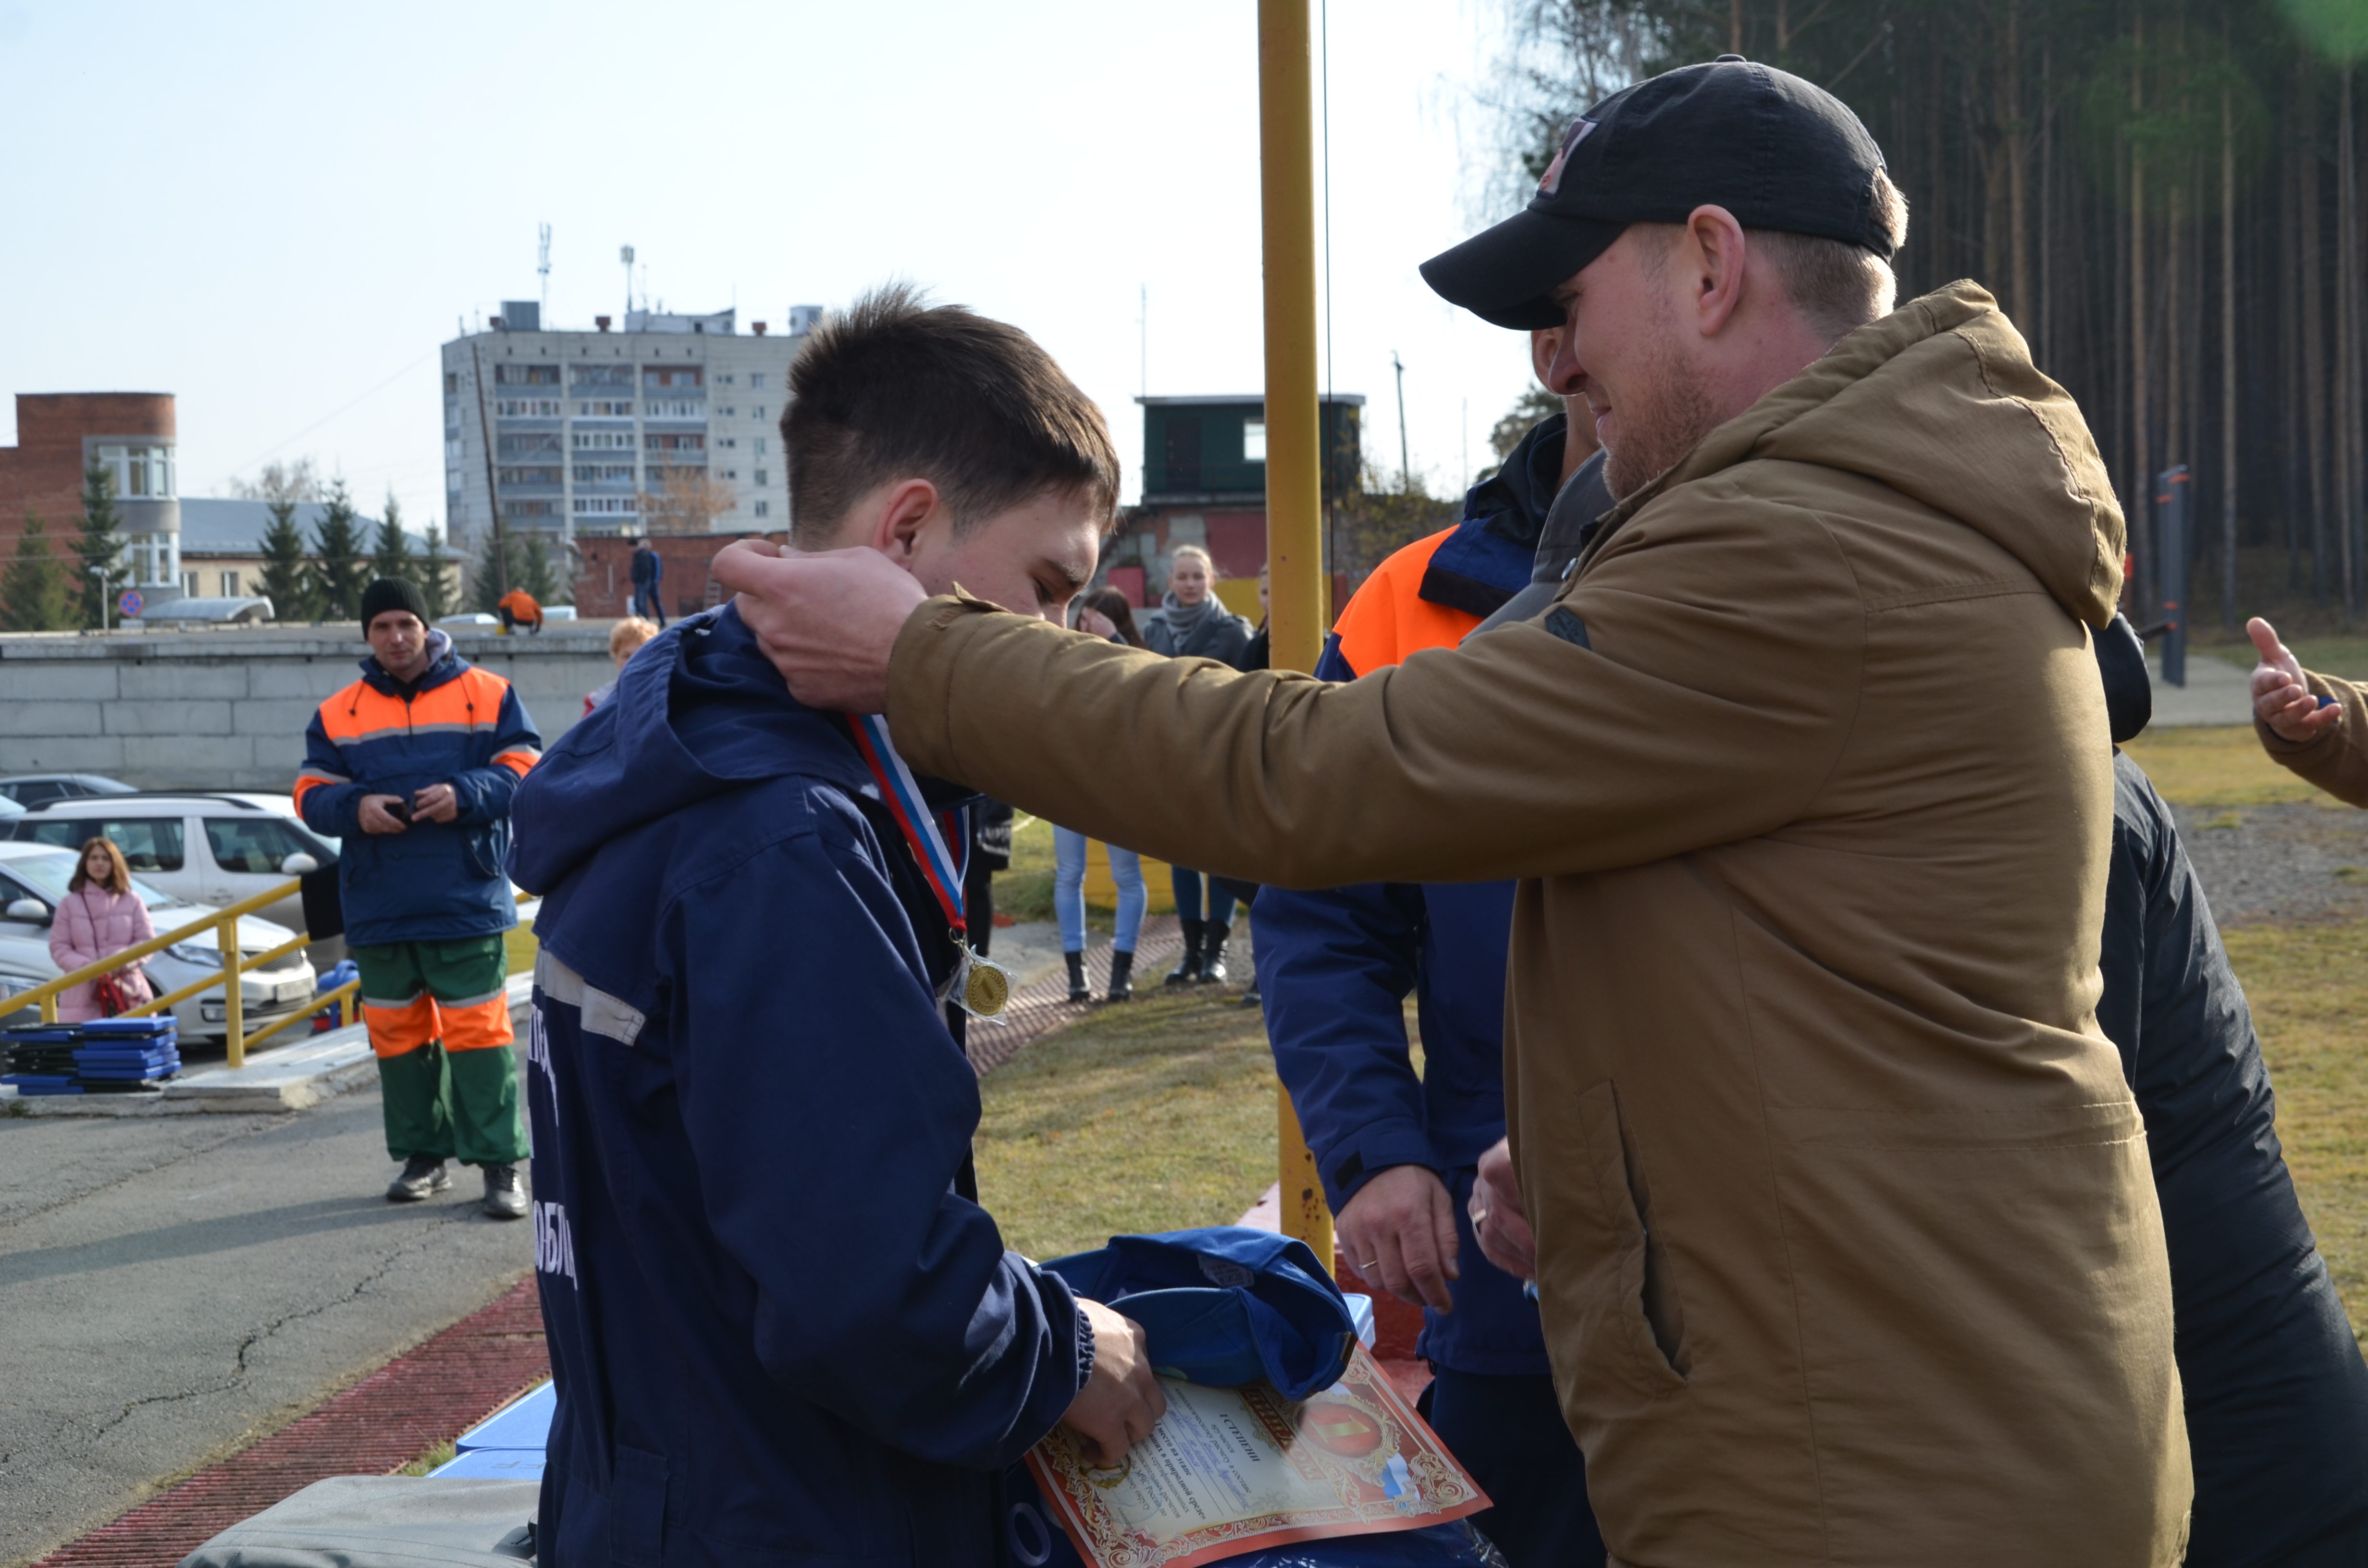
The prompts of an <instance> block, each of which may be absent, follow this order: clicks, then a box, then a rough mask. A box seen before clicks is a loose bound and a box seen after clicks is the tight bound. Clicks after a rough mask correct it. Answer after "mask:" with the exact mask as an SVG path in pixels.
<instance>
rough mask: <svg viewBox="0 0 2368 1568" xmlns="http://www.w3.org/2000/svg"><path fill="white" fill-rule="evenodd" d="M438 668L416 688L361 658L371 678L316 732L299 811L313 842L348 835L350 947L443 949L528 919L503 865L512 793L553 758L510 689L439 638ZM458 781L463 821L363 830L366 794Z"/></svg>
mask: <svg viewBox="0 0 2368 1568" xmlns="http://www.w3.org/2000/svg"><path fill="white" fill-rule="evenodd" d="M427 645H428V655H429V662H428V665H427V673H426V674H425V675H423V676H420V677H419V679H418V680H417V681H416V682H413V683H412V684H410V685H408V686H405V685H404V684H403V683H402V682H399V681H397V680H396V679H395V678H394V677H393V676H390V675H388V674H387V673H386V672H385V671H384V670H382V669H381V668H380V667H379V663H378V661H377V660H376V659H364V660H363V661H362V678H361V679H359V680H358V681H356V682H354V684H353V685H351V686H349V687H346V688H345V689H344V690H343V691H340V692H338V693H337V694H336V696H335V697H332V698H330V699H328V700H327V701H326V702H324V703H322V704H321V706H320V708H319V710H317V711H315V712H314V713H313V722H312V724H311V725H310V726H309V727H308V728H307V729H306V730H305V732H304V766H303V768H302V771H300V772H299V773H298V775H297V777H296V811H297V814H299V815H300V816H302V818H303V819H304V823H305V825H306V826H308V827H310V828H312V829H313V831H314V832H315V833H324V834H328V835H331V836H333V837H336V838H340V839H343V840H344V844H343V846H341V847H340V849H339V851H338V856H337V886H338V891H339V892H340V893H341V894H342V896H343V899H344V903H345V913H346V939H347V941H349V942H352V943H354V944H355V945H357V946H361V947H368V946H370V945H372V944H375V943H381V942H442V941H454V940H457V939H459V938H461V937H485V936H491V935H493V934H494V933H495V932H498V931H507V930H508V929H509V928H510V927H511V926H515V925H517V924H518V906H517V904H516V903H515V902H514V901H513V899H512V897H511V894H510V884H509V877H508V876H507V873H506V872H505V871H504V869H503V867H504V864H505V862H506V861H507V858H508V856H509V837H510V797H511V795H512V794H513V793H515V792H516V790H517V789H518V780H519V779H520V778H524V777H525V775H526V770H527V769H528V768H529V767H533V766H534V763H535V759H536V758H537V757H539V756H541V755H542V754H541V745H542V737H541V735H539V734H537V733H535V728H534V721H533V720H531V719H529V718H528V717H527V713H526V708H525V705H524V704H522V703H520V702H519V701H518V693H517V692H515V691H512V690H511V689H510V683H509V682H507V681H506V680H504V679H503V678H502V677H501V676H497V675H494V674H492V673H490V672H488V671H485V670H481V669H478V668H476V667H475V666H474V665H471V664H470V663H469V662H468V661H467V660H466V659H463V658H462V657H461V655H460V654H458V653H454V652H453V651H452V640H451V639H450V637H448V636H446V635H445V634H444V633H443V632H441V631H430V632H429V633H428V634H427ZM430 784H450V785H451V786H452V793H453V795H454V797H455V798H456V799H457V800H458V801H459V803H460V808H461V810H460V814H459V815H458V816H456V817H454V818H453V819H452V820H451V821H450V823H435V822H427V821H422V820H415V821H414V822H413V823H412V824H411V825H410V826H409V828H407V829H406V830H405V831H404V832H402V833H390V834H384V835H375V834H366V833H364V832H362V830H361V820H360V812H361V801H362V797H363V796H365V795H400V796H402V797H403V798H404V800H405V801H408V800H410V798H411V795H412V792H413V791H414V790H423V789H425V788H427V786H428V785H430Z"/></svg>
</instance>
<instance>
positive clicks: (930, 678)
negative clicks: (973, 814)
mask: <svg viewBox="0 0 2368 1568" xmlns="http://www.w3.org/2000/svg"><path fill="white" fill-rule="evenodd" d="M1007 614H1008V612H1007V611H1005V610H1004V608H1002V607H1001V606H1000V605H993V604H989V603H988V602H987V601H986V600H985V599H982V598H977V597H973V596H972V595H970V594H966V593H964V592H962V589H961V588H960V587H956V588H955V589H954V591H953V592H952V593H951V594H939V596H937V597H935V598H930V599H924V600H922V601H921V603H920V604H919V605H917V606H916V607H915V608H914V610H913V613H912V614H911V615H909V616H906V617H905V627H904V630H903V631H899V632H897V634H896V644H895V647H894V650H892V651H891V653H890V654H889V658H888V723H889V727H890V728H891V729H892V730H894V733H895V736H896V749H897V751H898V752H899V753H901V754H903V756H904V757H905V761H906V762H908V763H910V764H912V765H913V766H914V767H917V768H920V769H921V770H922V771H924V772H928V773H932V774H936V775H938V776H939V777H940V778H959V777H961V775H960V774H959V772H957V771H955V770H954V769H953V768H952V767H951V766H950V764H951V756H952V750H953V733H952V732H953V708H954V689H953V688H954V676H955V673H956V671H957V670H959V669H960V667H961V659H962V648H963V646H964V645H965V644H966V643H968V642H969V641H970V640H971V638H972V637H973V635H975V629H976V628H978V627H979V625H980V624H981V622H982V621H983V620H984V619H985V618H986V617H990V616H998V615H1007ZM1009 619H1011V620H1012V622H1013V623H1014V624H1018V623H1019V620H1020V618H1019V617H1017V616H1010V617H1009Z"/></svg>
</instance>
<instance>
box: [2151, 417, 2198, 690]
mask: <svg viewBox="0 0 2368 1568" xmlns="http://www.w3.org/2000/svg"><path fill="white" fill-rule="evenodd" d="M2194 494H2195V486H2194V485H2193V484H2192V483H2189V476H2188V472H2187V465H2186V464H2185V463H2180V465H2179V466H2178V467H2176V468H2169V469H2165V470H2164V471H2163V472H2162V474H2161V476H2160V477H2159V478H2158V479H2157V481H2156V485H2155V497H2154V504H2155V518H2156V524H2155V538H2156V540H2157V546H2156V548H2157V549H2158V550H2159V551H2161V552H2162V559H2161V560H2159V561H2157V562H2155V569H2154V579H2155V581H2156V582H2157V583H2158V584H2160V585H2161V586H2162V678H2163V679H2164V680H2165V681H2166V682H2168V683H2169V684H2170V685H2172V686H2176V687H2184V686H2186V684H2187V577H2188V571H2187V560H2188V542H2189V540H2190V537H2191V529H2190V522H2191V517H2190V513H2191V511H2192V499H2193V497H2194Z"/></svg>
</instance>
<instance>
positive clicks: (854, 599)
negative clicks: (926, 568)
mask: <svg viewBox="0 0 2368 1568" xmlns="http://www.w3.org/2000/svg"><path fill="white" fill-rule="evenodd" d="M714 572H715V580H716V581H717V582H719V583H721V584H723V585H724V586H725V587H727V588H729V589H731V590H732V591H733V592H734V594H736V595H738V596H739V597H738V599H737V600H736V601H735V602H736V603H737V604H738V606H739V609H740V619H743V620H745V621H746V622H747V623H748V627H749V630H750V631H754V632H756V634H757V646H758V647H760V648H762V649H763V650H764V651H765V656H766V657H767V658H768V659H770V660H772V661H773V667H774V668H775V669H777V670H779V671H780V672H781V678H782V679H783V680H786V681H788V682H789V683H790V695H791V696H792V697H794V698H796V699H798V700H799V701H800V702H803V703H804V704H805V705H806V706H807V707H809V708H830V709H837V710H840V711H842V712H848V713H884V712H886V711H887V710H888V659H889V655H890V654H892V653H894V652H895V649H896V634H897V633H898V632H899V631H903V630H904V629H905V619H906V618H907V617H909V616H910V615H911V614H912V613H913V609H914V607H916V606H917V605H919V604H920V603H921V602H922V601H923V600H924V599H926V598H928V592H927V591H926V590H925V589H923V588H922V586H921V585H920V582H919V580H918V579H916V577H914V575H913V574H911V573H910V572H907V571H905V569H904V568H903V567H900V566H898V565H897V564H895V562H892V561H890V560H889V559H888V558H887V557H886V556H884V555H882V554H881V553H880V552H879V551H876V550H866V549H862V548H860V547H859V548H857V549H853V550H825V551H817V552H815V553H814V554H807V553H806V552H804V551H798V550H792V549H790V548H789V547H787V546H775V545H771V544H768V543H766V542H765V541H763V540H739V541H737V542H735V543H734V544H732V545H730V546H728V547H726V548H725V549H724V551H723V553H722V554H720V555H718V556H716V558H715V564H714Z"/></svg>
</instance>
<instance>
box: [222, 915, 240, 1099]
mask: <svg viewBox="0 0 2368 1568" xmlns="http://www.w3.org/2000/svg"><path fill="white" fill-rule="evenodd" d="M215 930H217V931H218V932H220V933H221V935H220V936H218V937H216V938H215V940H216V941H218V942H220V943H221V944H222V1031H223V1038H224V1040H226V1042H227V1043H228V1044H229V1046H230V1064H231V1066H232V1067H233V1068H238V1067H244V1066H245V1065H246V1035H245V1029H246V998H245V995H244V994H242V992H243V990H244V987H242V986H241V985H240V984H239V983H238V916H237V915H232V916H230V917H229V918H228V919H226V920H224V921H223V922H222V924H221V925H220V926H216V927H215Z"/></svg>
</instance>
